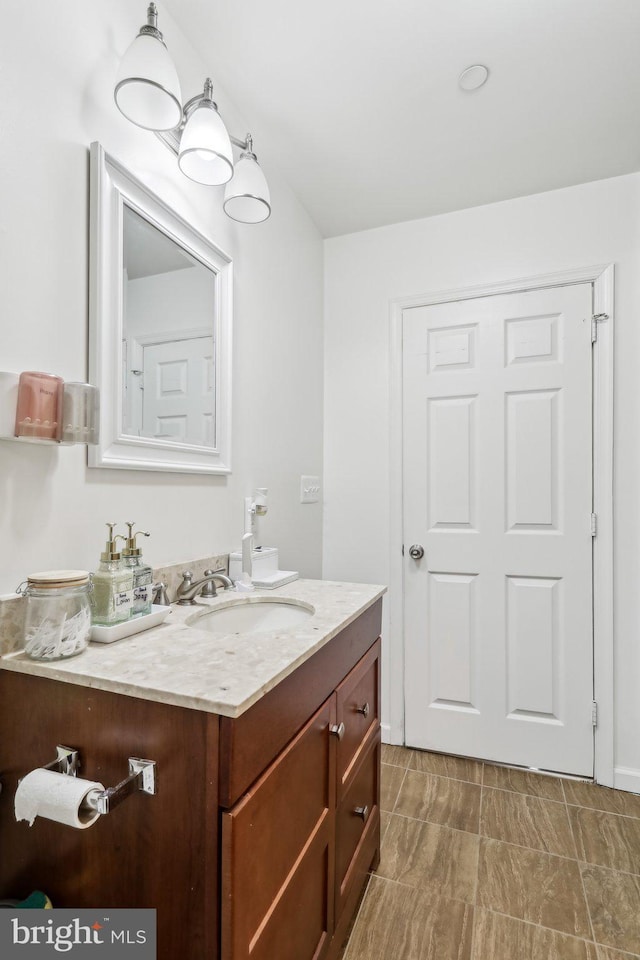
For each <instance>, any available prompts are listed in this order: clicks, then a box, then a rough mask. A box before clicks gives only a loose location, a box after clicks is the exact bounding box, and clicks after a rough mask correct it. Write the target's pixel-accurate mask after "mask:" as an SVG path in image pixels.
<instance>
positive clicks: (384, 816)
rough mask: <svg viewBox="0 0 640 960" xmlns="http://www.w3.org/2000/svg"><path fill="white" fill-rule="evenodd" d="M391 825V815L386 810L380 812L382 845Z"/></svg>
mask: <svg viewBox="0 0 640 960" xmlns="http://www.w3.org/2000/svg"><path fill="white" fill-rule="evenodd" d="M390 823H391V814H390V813H387V811H386V810H381V811H380V843H381V844H382V843H383V842H384V835H385V833H386V832H387V829H388V827H389V824H390Z"/></svg>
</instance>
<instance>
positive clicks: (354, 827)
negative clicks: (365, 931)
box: [336, 731, 380, 919]
mask: <svg viewBox="0 0 640 960" xmlns="http://www.w3.org/2000/svg"><path fill="white" fill-rule="evenodd" d="M379 771H380V732H379V731H378V732H377V734H376V735H375V737H374V739H373V741H371V740H370V739H369V740H368V742H367V751H366V753H365V754H364V756H362V757H361V763H360V764H359V766H358V767H356V769H355V770H354V771H353V776H352V777H351V779H350V781H349V785H348V787H347V789H346V790H345V793H344V797H343V798H342V800H341V802H340V805H339V806H338V810H337V815H336V919H337V918H338V917H339V916H340V914H341V912H342V908H343V906H344V903H345V901H346V900H347V898H348V896H349V892H350V889H351V886H352V884H353V882H354V881H355V880H356V879H357V878H358V876H359V875H360V873H361V872H362V871H363V870H364V871H366V870H367V868H368V867H369V865H370V863H371V859H372V856H373V852H374V851H375V850H376V849H378V848H379V834H380V811H379V796H380V792H379V776H380V773H379Z"/></svg>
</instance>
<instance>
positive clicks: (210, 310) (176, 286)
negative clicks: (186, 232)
mask: <svg viewBox="0 0 640 960" xmlns="http://www.w3.org/2000/svg"><path fill="white" fill-rule="evenodd" d="M123 260H124V262H123V343H122V362H123V376H122V385H123V398H122V415H123V424H122V432H123V434H125V435H128V436H135V437H146V438H148V439H150V440H178V441H182V442H186V443H189V444H194V445H196V446H203V447H214V446H215V383H214V371H215V364H214V337H213V334H214V328H213V318H214V311H215V293H216V284H215V274H214V273H213V271H211V270H209V269H208V268H207V267H205V266H204V265H203V264H202V263H200V262H199V261H198V260H196V259H195V258H194V257H192V256H191V255H190V254H189V253H187V251H186V250H184V249H183V248H182V247H179V246H178V244H177V243H175V242H174V241H173V240H171V239H170V238H169V237H168V236H166V234H164V233H161V231H160V230H158V229H157V228H156V227H155V226H154V225H153V224H151V223H149V221H148V220H145V219H144V218H143V217H141V216H140V215H139V214H138V213H136V212H135V211H134V210H133V209H131V207H129V206H127V205H126V204H125V205H124V207H123Z"/></svg>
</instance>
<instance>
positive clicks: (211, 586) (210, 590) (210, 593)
mask: <svg viewBox="0 0 640 960" xmlns="http://www.w3.org/2000/svg"><path fill="white" fill-rule="evenodd" d="M214 573H217V570H205V572H204V575H205V577H213V575H214ZM200 596H201V597H216V596H217V593H216V585H215V583H214V581H213V580H209V581H208V583H205V584H204V586H203V588H202V590H201V591H200Z"/></svg>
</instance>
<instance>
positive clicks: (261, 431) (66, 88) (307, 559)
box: [0, 0, 323, 593]
mask: <svg viewBox="0 0 640 960" xmlns="http://www.w3.org/2000/svg"><path fill="white" fill-rule="evenodd" d="M145 12H146V2H139V3H138V2H136V3H132V2H131V0H109V2H108V3H102V2H98V0H89V2H87V0H65V2H64V3H50V2H45V0H34V2H31V3H24V2H23V0H4V3H3V4H2V10H1V11H0V24H1V27H2V29H1V30H0V64H1V70H2V88H3V92H2V98H1V101H0V129H2V137H3V139H2V144H3V145H2V148H1V152H0V156H1V159H2V162H1V164H0V176H1V182H2V188H3V189H2V209H1V212H0V291H1V312H0V330H1V334H2V336H1V339H0V343H1V347H0V369H3V370H13V371H16V372H20V371H22V370H45V371H49V372H53V373H57V374H59V375H60V376H62V377H63V378H65V379H67V380H84V379H86V377H87V309H88V307H87V301H88V280H87V278H88V169H89V162H88V146H89V144H90V143H91V141H92V140H99V141H100V142H101V143H102V144H103V146H104V147H105V149H106V150H107V151H108V152H109V153H111V154H112V155H113V156H115V157H116V158H117V159H119V160H120V161H121V162H122V163H124V164H125V165H126V166H128V167H129V168H130V169H131V171H132V172H133V173H134V174H135V175H136V176H137V177H139V178H140V179H141V180H143V182H145V183H146V184H147V185H148V186H149V187H151V188H152V189H153V190H155V191H156V192H157V193H158V194H159V195H160V196H161V197H162V198H163V199H164V200H165V201H167V202H168V203H169V204H171V205H172V206H174V207H175V208H176V209H177V211H178V212H179V213H180V214H181V215H182V216H183V217H185V218H187V219H188V220H190V221H191V222H192V223H193V224H194V225H195V227H196V228H197V229H199V230H200V231H202V232H203V233H205V234H206V235H207V236H209V237H210V238H211V239H212V240H213V241H214V242H215V243H216V244H218V245H219V246H221V247H222V249H224V250H225V251H227V252H228V253H229V254H230V255H231V256H232V257H233V260H234V274H235V289H234V294H235V314H234V364H233V377H234V380H233V403H234V410H233V421H234V423H233V426H234V431H233V432H234V447H233V473H232V475H231V476H230V477H228V478H226V477H207V476H203V477H197V476H181V475H180V474H166V475H160V474H157V473H144V472H130V471H120V470H98V469H91V470H90V469H88V468H87V466H86V449H85V448H82V447H74V448H54V447H37V446H35V445H33V444H22V443H18V442H10V441H0V544H1V550H0V593H3V592H9V591H11V590H12V589H13V588H14V587H15V586H16V585H17V584H18V583H19V582H20V581H21V580H22V579H24V577H25V575H26V574H28V573H29V572H30V571H34V570H41V569H47V568H64V567H86V568H93V567H94V566H95V564H96V563H97V560H98V554H99V551H100V550H101V549H102V541H103V540H104V536H105V527H104V523H105V521H107V520H116V519H117V520H119V521H124V520H135V521H136V522H137V523H138V524H139V525H140V526H141V527H142V528H143V529H146V530H150V531H151V532H152V537H151V539H150V540H149V541H147V543H148V546H147V545H146V544H145V547H146V549H145V553H146V556H147V559H148V560H150V561H151V562H152V563H154V564H161V563H165V562H171V561H179V560H182V559H189V558H193V557H196V556H204V555H210V554H214V553H218V552H226V551H228V550H230V549H233V548H236V547H237V546H238V545H239V539H240V535H241V533H242V529H243V499H244V497H245V496H247V495H248V494H249V493H250V492H251V491H252V489H254V488H255V487H256V486H267V487H269V488H270V502H269V506H270V509H269V515H268V516H267V517H266V518H265V520H264V523H263V532H264V540H265V542H268V543H273V544H276V545H278V546H279V547H280V551H281V559H282V561H283V564H284V566H286V567H287V568H290V569H293V568H297V569H300V571H301V572H302V573H303V574H305V575H307V576H318V575H319V574H320V565H321V534H322V529H321V508H320V506H319V505H311V506H302V505H300V504H299V502H298V500H299V477H300V474H302V473H312V474H315V473H318V474H320V473H321V472H322V389H323V387H322V382H323V381H322V350H323V340H322V263H323V249H322V242H321V239H320V236H319V234H318V232H317V230H316V228H315V226H314V225H313V223H312V222H311V220H310V219H309V217H308V215H307V214H306V212H305V211H304V209H303V208H302V207H301V205H300V204H299V203H298V201H297V200H296V198H295V197H294V195H293V194H292V192H291V191H290V189H289V188H288V187H287V185H286V184H285V183H284V182H283V181H282V179H281V178H280V177H279V176H278V171H277V168H276V167H275V166H274V164H273V163H270V162H269V158H268V157H265V156H264V155H262V154H261V156H260V159H261V161H262V162H263V164H264V167H265V171H266V173H267V176H268V178H269V181H270V186H271V192H272V201H273V204H272V205H273V215H272V217H271V219H270V220H269V221H267V222H266V223H264V224H260V225H257V226H248V225H243V224H235V223H234V222H233V221H231V220H229V219H228V218H227V217H226V216H225V215H224V213H223V212H222V204H221V200H222V189H223V188H207V187H202V186H199V185H197V184H193V183H191V182H190V181H189V180H187V179H186V178H185V177H183V176H182V175H181V174H180V173H179V171H178V169H177V165H176V161H175V158H174V157H173V155H172V154H170V153H169V151H167V150H166V149H165V147H163V145H162V144H160V143H159V142H158V141H157V139H156V138H155V137H154V136H153V134H150V133H148V132H146V131H143V130H139V129H137V128H136V127H134V126H133V125H132V124H130V123H128V122H127V121H126V120H125V119H124V118H123V117H122V116H121V115H120V114H119V112H118V111H117V109H116V107H115V105H114V102H113V81H114V76H115V72H116V69H117V65H118V61H119V58H120V56H121V55H122V53H123V52H124V50H125V49H126V47H127V46H128V44H129V43H130V42H131V40H132V39H133V37H134V36H135V35H136V33H137V31H138V29H139V27H140V25H141V24H142V23H143V22H144V20H145ZM160 26H161V29H162V30H163V32H164V35H165V39H166V41H167V44H168V47H169V49H170V52H171V55H172V57H173V59H174V61H175V63H176V66H177V68H178V72H179V74H180V79H181V83H182V90H183V96H184V98H185V99H187V98H188V97H191V96H193V95H194V94H196V93H197V92H199V91H201V89H202V83H203V81H204V78H205V77H206V76H208V75H209V74H210V73H211V72H212V71H215V64H204V63H202V62H201V61H200V59H199V58H198V56H197V55H196V53H195V52H194V50H193V49H192V48H191V47H190V46H189V44H188V43H187V41H186V40H185V38H184V36H183V35H182V33H181V32H180V30H179V28H178V27H177V25H176V23H175V22H174V21H173V20H172V19H171V17H170V16H169V15H168V14H167V13H166V10H162V11H161V24H160ZM213 76H214V80H215V72H214V74H213ZM216 99H217V100H218V103H219V106H220V110H221V112H222V114H223V116H224V117H225V119H226V121H227V123H228V125H229V128H230V129H231V131H232V132H233V133H235V134H236V135H244V133H245V131H246V130H247V129H248V124H247V122H246V120H245V119H244V118H241V117H238V115H237V113H236V112H235V110H234V108H233V104H232V103H230V102H229V100H228V98H227V97H226V95H225V92H224V91H223V90H220V88H219V87H216Z"/></svg>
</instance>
